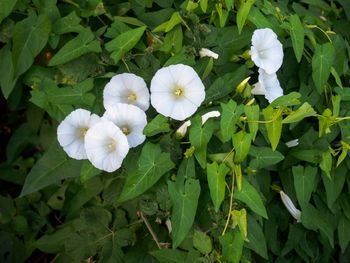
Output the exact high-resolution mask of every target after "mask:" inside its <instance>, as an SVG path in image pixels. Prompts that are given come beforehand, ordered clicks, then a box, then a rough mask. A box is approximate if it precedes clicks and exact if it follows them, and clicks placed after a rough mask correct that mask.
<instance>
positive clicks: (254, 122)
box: [244, 105, 260, 141]
mask: <svg viewBox="0 0 350 263" xmlns="http://www.w3.org/2000/svg"><path fill="white" fill-rule="evenodd" d="M244 113H245V115H246V116H247V120H248V126H249V133H251V134H253V141H254V140H255V136H256V134H257V132H258V129H259V123H258V121H259V118H260V108H259V105H251V106H244Z"/></svg>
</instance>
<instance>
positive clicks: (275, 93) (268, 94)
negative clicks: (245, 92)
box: [259, 68, 283, 103]
mask: <svg viewBox="0 0 350 263" xmlns="http://www.w3.org/2000/svg"><path fill="white" fill-rule="evenodd" d="M259 84H260V88H261V89H262V90H265V98H266V99H267V100H268V101H269V103H272V102H273V101H274V100H275V99H277V98H279V97H281V96H283V89H282V88H281V85H280V82H279V81H278V78H277V74H276V73H274V74H267V73H266V71H265V70H263V69H262V68H260V69H259Z"/></svg>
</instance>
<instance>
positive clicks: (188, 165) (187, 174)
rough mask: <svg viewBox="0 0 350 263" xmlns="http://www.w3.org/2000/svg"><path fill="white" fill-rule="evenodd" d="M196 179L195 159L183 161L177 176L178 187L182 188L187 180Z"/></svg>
mask: <svg viewBox="0 0 350 263" xmlns="http://www.w3.org/2000/svg"><path fill="white" fill-rule="evenodd" d="M195 177H196V170H195V164H194V157H190V158H187V159H183V160H182V162H181V164H180V166H179V169H178V171H177V176H176V182H175V183H176V186H177V187H180V186H182V185H183V184H184V183H185V180H187V179H189V178H193V179H194V178H195Z"/></svg>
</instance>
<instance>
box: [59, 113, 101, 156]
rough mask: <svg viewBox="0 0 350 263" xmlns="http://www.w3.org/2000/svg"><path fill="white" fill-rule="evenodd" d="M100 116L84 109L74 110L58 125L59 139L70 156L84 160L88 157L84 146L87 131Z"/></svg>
mask: <svg viewBox="0 0 350 263" xmlns="http://www.w3.org/2000/svg"><path fill="white" fill-rule="evenodd" d="M99 121H100V117H98V116H97V115H96V114H91V112H90V111H88V110H84V109H76V110H74V111H72V112H71V113H70V114H69V115H68V116H67V117H66V118H65V119H64V120H63V121H62V122H61V123H60V124H59V125H58V127H57V139H58V142H59V143H60V145H61V146H62V148H63V150H64V151H65V152H66V153H67V154H68V156H69V157H71V158H74V159H77V160H82V159H87V155H86V152H85V147H84V140H85V134H86V132H87V131H88V130H89V129H90V128H91V127H92V126H93V125H94V124H96V123H98V122H99Z"/></svg>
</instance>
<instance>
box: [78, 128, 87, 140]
mask: <svg viewBox="0 0 350 263" xmlns="http://www.w3.org/2000/svg"><path fill="white" fill-rule="evenodd" d="M88 130H89V127H81V128H80V129H78V131H77V137H78V138H80V139H81V140H84V137H85V134H86V132H87V131H88Z"/></svg>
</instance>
